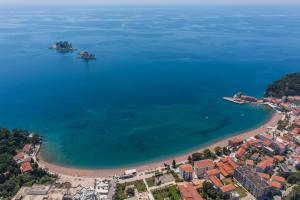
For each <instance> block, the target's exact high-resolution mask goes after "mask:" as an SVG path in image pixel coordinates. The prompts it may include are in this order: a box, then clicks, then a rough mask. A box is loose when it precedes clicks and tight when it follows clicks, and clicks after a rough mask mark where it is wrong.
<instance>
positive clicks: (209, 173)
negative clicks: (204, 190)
mask: <svg viewBox="0 0 300 200" xmlns="http://www.w3.org/2000/svg"><path fill="white" fill-rule="evenodd" d="M205 176H206V178H208V177H210V176H216V177H220V170H218V169H216V168H215V169H210V170H207V171H206V172H205Z"/></svg>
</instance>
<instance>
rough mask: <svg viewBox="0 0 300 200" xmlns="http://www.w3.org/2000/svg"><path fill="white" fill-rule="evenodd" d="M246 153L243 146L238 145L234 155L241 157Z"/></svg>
mask: <svg viewBox="0 0 300 200" xmlns="http://www.w3.org/2000/svg"><path fill="white" fill-rule="evenodd" d="M245 153H246V149H245V148H244V147H240V148H239V149H238V150H237V151H236V152H235V157H236V158H238V159H241V158H242V157H243V156H244V155H245Z"/></svg>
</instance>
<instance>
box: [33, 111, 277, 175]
mask: <svg viewBox="0 0 300 200" xmlns="http://www.w3.org/2000/svg"><path fill="white" fill-rule="evenodd" d="M281 118H282V114H279V113H274V114H273V116H272V117H271V118H270V119H269V120H268V121H267V122H266V123H264V124H263V125H261V126H259V127H257V128H255V129H253V130H250V131H247V132H243V133H240V134H236V135H234V136H232V137H228V138H225V139H222V140H219V141H217V142H213V143H212V144H207V145H205V146H203V147H201V148H199V149H196V150H193V151H191V152H187V153H184V154H182V155H179V156H175V157H170V158H168V159H164V160H160V161H155V162H151V163H146V164H143V165H137V166H131V167H128V168H116V169H95V170H93V169H78V168H71V167H64V166H60V165H56V164H52V163H48V162H46V161H45V160H43V158H42V156H41V155H40V154H39V155H38V158H39V165H40V166H41V167H44V168H47V169H48V170H49V171H50V172H52V173H55V174H58V175H69V176H77V177H107V178H108V177H110V176H113V175H116V174H117V175H120V174H123V173H124V170H126V169H133V168H134V169H137V170H138V171H143V170H150V169H155V168H157V167H161V166H163V164H164V163H168V164H171V162H172V160H176V161H177V162H180V161H185V160H187V158H188V156H189V155H191V154H192V153H194V152H199V151H202V150H204V149H207V148H209V149H211V150H213V149H214V148H215V147H216V146H220V147H224V146H227V145H228V141H229V140H230V139H232V138H234V137H236V136H240V137H242V138H243V139H247V138H249V137H253V136H255V135H257V134H260V133H263V132H265V131H267V129H268V127H270V126H275V125H276V124H277V122H278V121H279V120H280V119H281Z"/></svg>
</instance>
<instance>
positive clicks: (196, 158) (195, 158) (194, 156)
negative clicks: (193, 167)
mask: <svg viewBox="0 0 300 200" xmlns="http://www.w3.org/2000/svg"><path fill="white" fill-rule="evenodd" d="M199 160H203V153H200V152H196V153H193V154H192V161H199Z"/></svg>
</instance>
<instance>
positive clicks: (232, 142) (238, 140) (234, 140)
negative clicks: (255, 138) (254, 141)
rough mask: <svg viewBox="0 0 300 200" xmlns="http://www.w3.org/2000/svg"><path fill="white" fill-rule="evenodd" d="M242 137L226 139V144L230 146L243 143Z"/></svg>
mask: <svg viewBox="0 0 300 200" xmlns="http://www.w3.org/2000/svg"><path fill="white" fill-rule="evenodd" d="M243 141H244V139H243V138H242V137H240V136H237V137H234V138H232V139H230V140H229V141H228V145H229V146H231V147H237V146H239V145H241V144H243Z"/></svg>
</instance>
